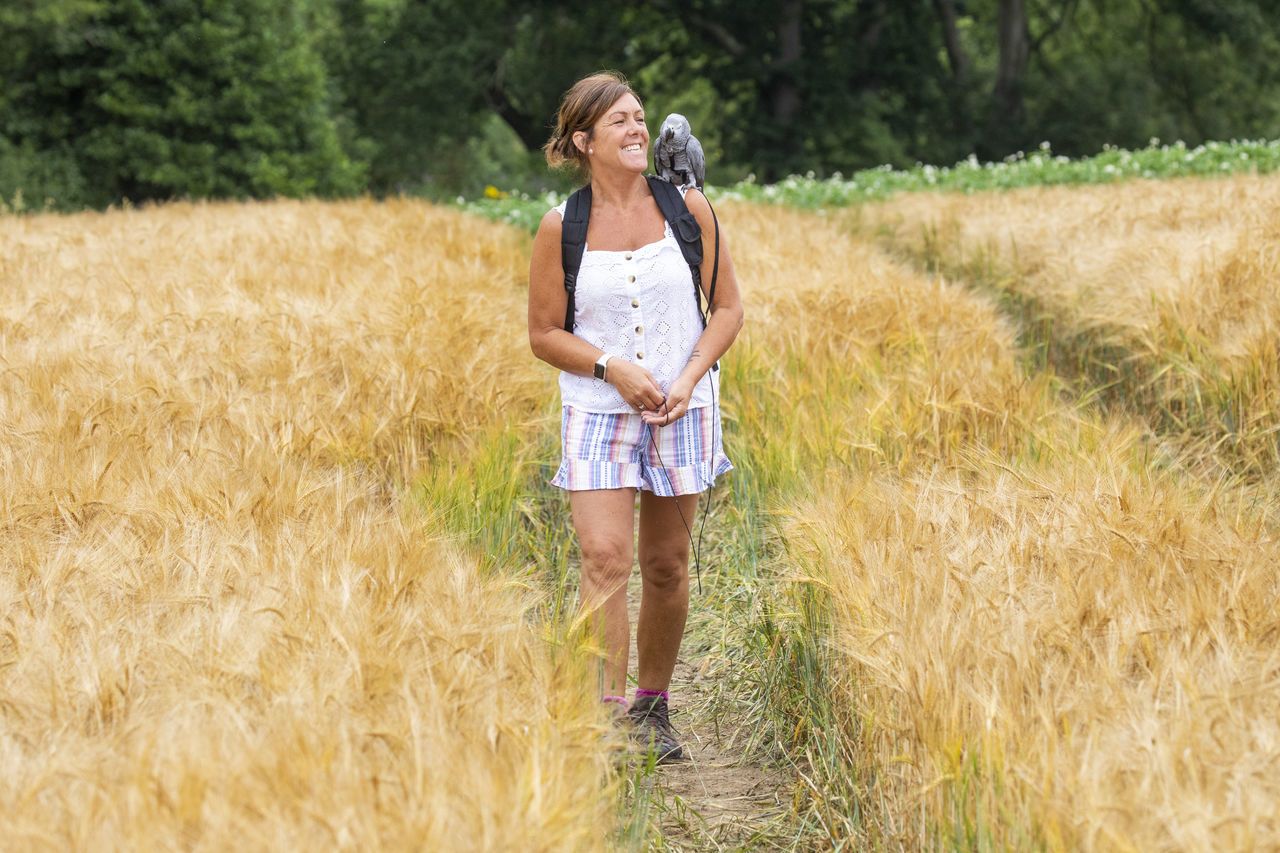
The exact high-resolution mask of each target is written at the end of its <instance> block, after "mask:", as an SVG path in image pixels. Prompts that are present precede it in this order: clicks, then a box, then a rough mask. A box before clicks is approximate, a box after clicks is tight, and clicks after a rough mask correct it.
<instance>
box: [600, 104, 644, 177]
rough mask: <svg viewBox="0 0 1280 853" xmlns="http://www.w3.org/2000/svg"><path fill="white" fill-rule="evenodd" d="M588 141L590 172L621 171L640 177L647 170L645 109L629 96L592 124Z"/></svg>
mask: <svg viewBox="0 0 1280 853" xmlns="http://www.w3.org/2000/svg"><path fill="white" fill-rule="evenodd" d="M594 130H595V133H594V135H593V138H592V139H590V140H588V141H587V151H588V154H587V158H588V160H589V161H590V162H591V170H592V171H593V172H598V171H600V170H607V169H623V170H626V171H628V172H637V173H643V172H644V170H645V169H647V168H648V166H649V128H647V127H645V124H644V107H642V106H640V102H639V101H638V100H636V96H635V95H632V94H630V93H628V94H626V95H623V96H622V97H621V98H619V99H618V100H617V101H615V102H614V103H613V106H611V107H609V109H608V110H607V111H606V112H605V114H604V115H603V116H602V117H601V118H600V120H599V121H597V122H596V124H595V128H594Z"/></svg>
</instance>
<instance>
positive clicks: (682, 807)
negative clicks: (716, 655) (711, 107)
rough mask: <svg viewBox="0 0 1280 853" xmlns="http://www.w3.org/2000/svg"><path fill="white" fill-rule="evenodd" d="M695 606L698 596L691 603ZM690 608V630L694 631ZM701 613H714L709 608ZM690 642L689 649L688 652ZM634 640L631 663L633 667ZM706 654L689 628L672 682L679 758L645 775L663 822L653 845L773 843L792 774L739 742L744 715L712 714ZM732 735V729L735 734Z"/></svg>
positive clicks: (781, 826)
mask: <svg viewBox="0 0 1280 853" xmlns="http://www.w3.org/2000/svg"><path fill="white" fill-rule="evenodd" d="M629 597H630V610H631V620H632V622H631V624H632V630H633V631H634V626H635V620H636V617H637V614H638V610H639V602H640V590H639V589H638V585H637V587H636V588H633V589H632V590H631V594H630V596H629ZM697 607H698V601H697V597H696V596H694V599H693V601H692V602H691V611H696V610H697ZM696 616H697V614H696V612H691V614H690V627H691V629H693V630H691V631H690V632H688V633H689V634H691V633H693V631H696V623H697V621H698V620H697V618H696ZM705 618H716V614H708V615H707V617H705ZM691 650H693V651H692V652H691ZM635 654H636V652H635V644H634V642H633V643H632V648H631V666H630V671H631V672H632V673H634V672H635V671H636V670H635ZM703 664H704V660H703V658H702V657H701V656H700V653H699V652H698V651H697V650H696V643H693V642H690V638H689V637H688V634H687V635H686V641H685V644H684V646H683V647H682V649H681V656H680V659H679V660H678V661H677V663H676V670H675V674H674V676H673V677H672V682H671V706H672V715H671V722H672V724H673V725H674V726H675V728H676V730H677V731H678V732H679V734H680V737H681V743H682V744H683V746H684V754H685V760H683V761H681V762H678V763H673V764H668V765H663V766H661V767H659V768H658V769H657V770H656V771H655V772H654V773H653V774H651V775H647V776H645V777H644V778H643V780H642V784H643V785H644V786H645V787H646V788H647V793H648V795H649V796H650V803H651V805H652V807H653V808H654V809H655V810H656V815H655V818H656V819H655V823H656V824H657V826H658V827H659V828H660V830H661V835H660V837H658V838H652V839H650V842H651V848H653V849H666V850H724V849H728V850H734V849H748V848H749V849H759V848H761V847H766V848H767V847H774V846H777V845H778V844H779V843H780V841H781V838H779V836H780V835H785V823H786V817H787V815H788V814H789V812H790V799H791V791H792V779H791V777H790V775H789V774H788V773H787V772H786V771H785V770H783V769H781V768H776V767H766V766H764V765H762V764H760V763H759V762H758V761H754V760H752V758H751V757H750V756H746V755H743V753H742V751H741V750H740V749H736V748H734V747H731V746H729V745H730V744H738V743H742V742H744V741H745V740H746V738H745V737H744V736H741V734H740V733H739V732H738V729H739V728H740V727H741V726H742V722H741V721H738V720H726V719H725V718H724V717H721V718H720V720H719V722H718V726H717V721H716V720H715V719H713V717H712V708H711V701H710V699H711V692H712V685H711V684H710V683H709V682H708V680H707V679H706V678H705V677H704V676H703V675H702V671H703V670H704V669H705V667H704V666H703ZM735 735H738V736H735Z"/></svg>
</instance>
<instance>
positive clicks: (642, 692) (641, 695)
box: [636, 687, 670, 699]
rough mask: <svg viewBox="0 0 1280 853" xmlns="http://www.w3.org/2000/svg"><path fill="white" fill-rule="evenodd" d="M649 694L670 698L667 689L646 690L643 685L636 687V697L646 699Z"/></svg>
mask: <svg viewBox="0 0 1280 853" xmlns="http://www.w3.org/2000/svg"><path fill="white" fill-rule="evenodd" d="M648 696H661V697H662V698H663V699H669V698H670V697H669V696H668V695H667V691H665V690H645V689H644V688H643V687H637V688H636V698H637V699H644V698H646V697H648Z"/></svg>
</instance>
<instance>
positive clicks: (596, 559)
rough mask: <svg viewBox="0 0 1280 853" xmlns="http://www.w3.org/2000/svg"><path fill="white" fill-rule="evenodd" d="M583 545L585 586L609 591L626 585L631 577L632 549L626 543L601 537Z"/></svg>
mask: <svg viewBox="0 0 1280 853" xmlns="http://www.w3.org/2000/svg"><path fill="white" fill-rule="evenodd" d="M581 545H582V580H583V582H584V584H587V585H590V586H592V587H595V588H597V589H601V588H607V589H609V590H613V589H615V588H618V587H620V586H625V585H626V583H627V578H628V577H630V575H631V548H630V547H628V545H627V544H626V543H622V542H614V541H611V540H609V539H608V538H604V537H601V538H589V539H584V540H583V541H582V543H581Z"/></svg>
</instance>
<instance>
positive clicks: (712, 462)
mask: <svg viewBox="0 0 1280 853" xmlns="http://www.w3.org/2000/svg"><path fill="white" fill-rule="evenodd" d="M651 434H652V438H651ZM720 435H721V433H720V411H719V408H718V407H714V406H706V407H701V408H697V409H690V410H689V411H688V413H687V414H685V416H684V417H683V418H681V419H680V420H678V421H676V422H675V423H673V424H671V425H670V426H665V427H659V426H655V427H647V426H646V425H645V423H644V421H642V420H641V419H640V415H638V414H635V413H633V412H583V411H580V410H578V409H574V408H572V407H570V406H565V407H564V418H563V420H562V421H561V424H560V437H561V439H562V441H563V445H564V455H563V457H562V458H561V460H560V470H558V471H556V475H555V477H553V478H552V480H551V484H552V485H553V486H559V487H560V488H562V489H565V490H567V491H582V490H586V489H644V490H645V491H649V492H653V493H654V494H655V495H661V496H663V497H670V496H672V495H691V494H696V493H698V492H702V491H705V490H707V489H709V488H711V486H713V485H714V484H715V481H716V477H719V476H720V475H721V474H723V473H725V472H726V471H731V470H733V463H731V462H730V461H729V459H728V457H727V456H725V455H724V448H723V445H722V443H721V441H720ZM655 444H656V445H657V446H656V447H655V446H654V445H655Z"/></svg>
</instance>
